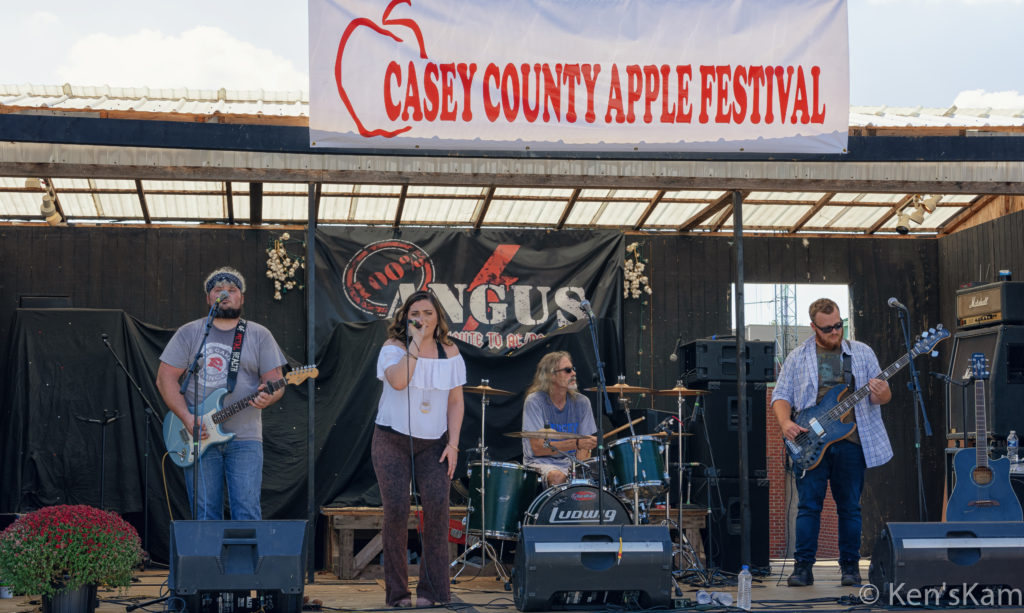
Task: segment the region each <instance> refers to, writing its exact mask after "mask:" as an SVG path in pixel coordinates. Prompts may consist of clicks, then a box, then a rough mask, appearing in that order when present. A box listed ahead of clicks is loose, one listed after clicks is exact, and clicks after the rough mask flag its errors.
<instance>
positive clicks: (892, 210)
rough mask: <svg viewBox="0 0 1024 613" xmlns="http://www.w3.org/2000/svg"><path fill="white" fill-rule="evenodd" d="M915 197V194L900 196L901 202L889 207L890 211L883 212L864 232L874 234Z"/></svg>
mask: <svg viewBox="0 0 1024 613" xmlns="http://www.w3.org/2000/svg"><path fill="white" fill-rule="evenodd" d="M913 199H914V194H907V195H906V196H903V197H902V198H900V200H899V202H897V203H896V204H894V205H892V206H891V207H889V210H888V212H886V213H883V214H882V216H881V217H879V218H878V220H877V221H875V223H873V224H871V227H870V228H868V229H867V231H865V232H864V234H874V233H875V232H877V231H878V229H879V228H881V227H882V226H884V225H885V222H887V221H889V220H890V219H892V216H893V215H895V214H897V213H899V212H900V211H901V210H903V207H905V206H907V205H908V204H910V201H911V200H913Z"/></svg>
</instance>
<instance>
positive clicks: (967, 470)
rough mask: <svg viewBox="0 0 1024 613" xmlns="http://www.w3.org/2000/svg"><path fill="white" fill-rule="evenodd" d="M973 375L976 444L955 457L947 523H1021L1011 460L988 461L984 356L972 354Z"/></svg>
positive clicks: (986, 373)
mask: <svg viewBox="0 0 1024 613" xmlns="http://www.w3.org/2000/svg"><path fill="white" fill-rule="evenodd" d="M971 374H972V375H973V376H974V432H975V433H976V434H977V437H976V440H975V443H976V445H975V447H974V449H967V448H966V447H965V448H964V449H961V450H960V451H958V452H956V455H955V456H954V457H953V472H954V474H955V475H956V485H954V486H953V492H952V493H951V494H950V495H949V501H948V502H947V503H946V521H1021V519H1022V517H1024V514H1022V512H1021V508H1020V501H1019V500H1018V499H1017V495H1016V494H1015V493H1014V492H1013V488H1012V487H1010V458H999V459H998V460H989V459H988V423H987V421H986V415H985V379H988V374H989V373H988V366H986V364H985V354H984V353H972V354H971ZM964 410H966V407H965V408H964ZM965 434H966V433H965ZM965 438H966V437H965Z"/></svg>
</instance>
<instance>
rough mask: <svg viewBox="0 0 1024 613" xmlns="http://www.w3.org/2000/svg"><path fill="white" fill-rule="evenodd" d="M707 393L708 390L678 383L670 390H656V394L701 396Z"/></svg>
mask: <svg viewBox="0 0 1024 613" xmlns="http://www.w3.org/2000/svg"><path fill="white" fill-rule="evenodd" d="M707 393H708V391H707V390H692V389H690V388H688V387H686V386H685V385H677V386H675V387H673V388H672V389H668V390H654V395H655V396H700V395H701V394H707Z"/></svg>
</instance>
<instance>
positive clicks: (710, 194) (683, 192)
mask: <svg viewBox="0 0 1024 613" xmlns="http://www.w3.org/2000/svg"><path fill="white" fill-rule="evenodd" d="M723 194H725V192H724V191H706V190H687V189H680V190H670V191H666V192H665V197H664V198H662V199H661V200H662V201H663V202H664V201H666V200H668V201H671V200H685V201H700V202H705V203H711V202H713V201H715V200H718V199H719V198H721V197H722V195H723Z"/></svg>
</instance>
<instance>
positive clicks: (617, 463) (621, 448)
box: [608, 436, 668, 498]
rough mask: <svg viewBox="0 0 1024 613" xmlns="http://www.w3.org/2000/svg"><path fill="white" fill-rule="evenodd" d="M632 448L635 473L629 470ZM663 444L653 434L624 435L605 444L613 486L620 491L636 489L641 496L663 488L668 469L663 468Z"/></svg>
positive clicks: (624, 492)
mask: <svg viewBox="0 0 1024 613" xmlns="http://www.w3.org/2000/svg"><path fill="white" fill-rule="evenodd" d="M634 448H635V449H636V473H634V472H633V450H634ZM664 451H665V444H664V443H662V442H661V440H660V439H658V438H657V437H654V436H627V437H625V438H620V439H619V440H617V441H615V442H613V443H612V444H610V445H608V463H609V464H610V466H611V472H612V475H613V477H612V485H613V489H614V490H615V491H616V492H617V493H620V494H629V495H632V494H633V490H634V489H639V490H640V496H641V497H643V498H653V497H655V496H657V495H658V494H660V493H661V492H662V491H664V490H665V487H667V484H668V473H667V472H665V458H664V457H663V455H662V454H663V453H664Z"/></svg>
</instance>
